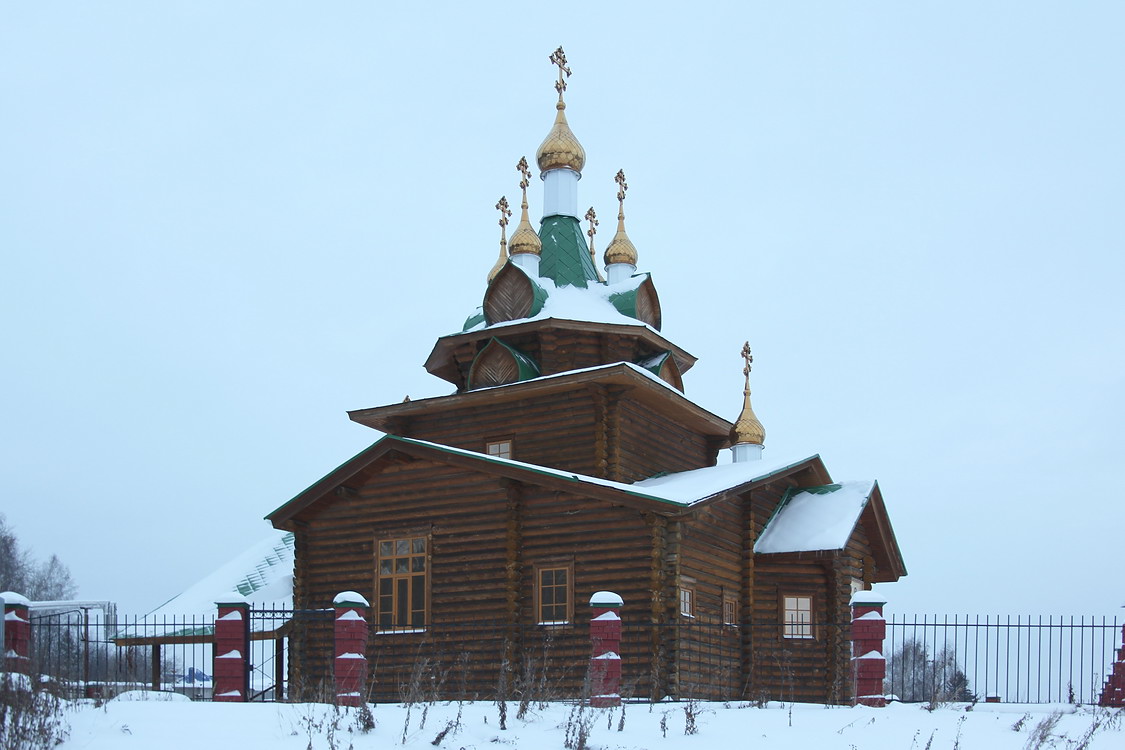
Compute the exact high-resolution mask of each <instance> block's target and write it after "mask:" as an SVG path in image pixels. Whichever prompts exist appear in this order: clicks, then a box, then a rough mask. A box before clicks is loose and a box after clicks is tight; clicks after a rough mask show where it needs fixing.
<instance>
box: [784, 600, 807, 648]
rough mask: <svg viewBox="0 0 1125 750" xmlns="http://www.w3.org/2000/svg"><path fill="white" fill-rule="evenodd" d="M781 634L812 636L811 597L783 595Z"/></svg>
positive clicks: (786, 635)
mask: <svg viewBox="0 0 1125 750" xmlns="http://www.w3.org/2000/svg"><path fill="white" fill-rule="evenodd" d="M782 609H783V613H782V614H783V620H782V622H783V623H784V625H783V627H782V635H783V636H784V637H786V638H812V637H813V631H812V597H811V596H789V595H786V596H783V597H782Z"/></svg>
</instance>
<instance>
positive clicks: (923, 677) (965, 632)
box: [31, 608, 1122, 704]
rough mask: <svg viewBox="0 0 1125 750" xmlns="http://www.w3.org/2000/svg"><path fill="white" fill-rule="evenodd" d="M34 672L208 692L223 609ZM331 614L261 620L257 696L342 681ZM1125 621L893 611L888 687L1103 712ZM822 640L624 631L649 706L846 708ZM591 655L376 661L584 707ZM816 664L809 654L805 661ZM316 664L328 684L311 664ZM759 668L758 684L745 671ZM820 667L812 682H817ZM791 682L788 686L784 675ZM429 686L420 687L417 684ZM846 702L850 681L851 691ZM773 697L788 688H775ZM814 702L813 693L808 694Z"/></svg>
mask: <svg viewBox="0 0 1125 750" xmlns="http://www.w3.org/2000/svg"><path fill="white" fill-rule="evenodd" d="M31 620H32V628H33V636H32V664H33V669H34V671H35V672H36V673H38V674H42V675H45V676H46V679H47V680H48V681H50V682H51V683H52V684H53V686H54V687H55V689H56V690H57V691H58V692H60V693H61V694H64V695H67V696H71V697H79V696H86V697H91V698H98V697H103V698H109V697H112V696H113V695H116V694H118V693H121V692H123V691H126V690H136V689H146V690H151V689H157V690H170V691H175V692H179V693H182V694H184V695H187V696H189V697H191V698H193V699H196V700H209V699H210V697H211V684H212V682H211V679H212V678H211V675H212V656H213V654H212V646H211V643H212V639H213V634H214V621H215V617H214V615H205V616H194V617H161V618H141V617H124V618H115V619H114V620H113V621H110V620H108V619H107V618H105V617H103V616H101V615H99V613H95V612H91V611H89V610H84V611H83V610H72V611H63V612H54V613H51V614H49V615H36V614H33V615H32V617H31ZM331 623H332V612H331V610H305V611H294V610H290V609H281V608H255V609H252V610H251V615H250V626H251V648H250V657H249V658H250V664H251V670H252V671H251V678H250V683H251V698H252V699H253V700H292V699H306V698H308V697H310V696H314V695H321V697H322V696H323V690H324V689H325V688H326V685H328V684H329V683H330V681H331V662H332V654H331V650H332V646H331V632H332V624H331ZM1121 627H1122V623H1121V622H1120V621H1119V620H1118V619H1111V618H1107V617H1059V616H1046V615H1045V616H1042V617H1039V616H1036V617H1028V616H983V615H982V616H965V615H950V616H932V615H931V616H901V615H896V616H892V617H890V618H889V619H888V621H887V637H886V641H885V643H884V649H883V653H884V655H885V656H886V657H887V680H886V683H885V689H886V692H887V693H888V694H890V695H893V696H895V697H897V698H898V699H899V700H902V701H919V702H921V701H931V700H935V699H936V700H973V699H979V700H985V699H986V698H988V697H990V696H995V697H997V698H998V699H999V700H1001V701H1003V702H1019V703H1058V702H1070V703H1085V704H1090V703H1096V702H1097V700H1098V697H1099V695H1100V692H1101V689H1102V685H1103V684H1104V682H1105V678H1106V675H1107V674H1108V672H1109V671H1110V669H1111V668H1112V663H1113V659H1114V656H1115V649H1117V648H1118V647H1119V646H1120V645H1121V643H1120V636H1121ZM812 631H813V632H814V633H815V637H814V638H812V639H811V640H808V641H804V642H794V641H788V642H787V641H786V640H785V639H784V638H781V637H780V636H779V633H780V626H778V625H755V626H742V625H727V624H721V623H709V622H703V621H700V620H691V621H688V620H681V621H679V622H675V623H672V624H667V625H653V624H649V623H634V622H629V621H626V622H624V623H623V632H622V636H623V639H622V641H623V642H622V657H623V666H624V680H623V685H622V689H623V694H624V695H628V696H629V697H633V698H636V699H662V698H665V697H668V696H673V697H677V698H693V697H694V698H705V699H724V700H745V699H751V700H756V699H761V698H763V697H766V692H767V691H766V690H764V689H763V687H762V686H763V685H773V686H775V687H776V685H777V684H779V682H780V683H784V682H785V680H787V679H788V680H789V681H790V682H789V684H788V687H787V688H786V690H785V691H783V693H779V694H776V695H769V696H768V697H772V698H775V699H782V700H794V699H796V700H805V699H812V700H822V698H819V697H814V696H816V695H818V693H817V691H820V693H819V694H822V695H824V696H825V697H824V698H823V700H828V701H832V700H835V698H834V697H833V695H834V694H835V695H837V696H840V697H843V693H842V692H836V693H834V692H833V691H836V690H838V689H840V688H841V687H843V686H832V685H828V686H825V685H824V684H823V683H824V679H823V669H821V670H820V675H821V676H820V677H818V678H816V679H817V680H819V682H818V684H817V685H815V686H814V685H810V684H802V680H804V679H811V678H804V677H802V675H803V672H802V669H803V667H802V666H801V661H800V660H801V659H802V658H805V659H806V661H807V660H808V659H809V658H812V659H814V660H815V659H819V658H821V657H820V656H814V657H809V655H810V654H821V655H823V658H825V659H829V660H830V659H832V658H833V655H834V654H835V655H836V656H837V657H838V656H839V654H840V653H841V650H842V653H843V654H844V657H843V658H844V659H845V661H846V659H847V656H848V655H850V643H849V632H848V627H847V626H846V625H845V626H844V627H841V626H839V625H832V624H816V623H814V624H813V625H812ZM291 648H294V649H298V650H300V649H304V653H303V656H302V657H301V658H303V659H304V661H303V662H302V664H304V665H305V666H304V674H305V677H306V679H307V678H308V677H309V675H313V676H315V677H316V678H317V679H318V680H319V682H318V683H317V686H318V687H316V689H317V690H321V691H322V692H321V693H320V694H317V693H315V690H310V689H309V685H308V684H305V685H301V686H297V687H296V689H291V688H290V686H289V685H288V684H287V680H288V679H289V661H290V651H291ZM589 653H590V642H589V626H588V623H575V624H570V625H564V626H540V625H519V626H513V625H511V624H506V623H500V622H481V621H476V622H459V623H431V624H430V625H428V626H427V627H426V628H424V629H421V630H417V631H385V632H378V631H376V630H375V629H373V630H372V636H371V640H370V644H369V649H368V655H369V657H370V659H371V674H372V675H373V677H374V682H373V684H374V686H375V694H373V695H372V698H373V699H377V700H400V699H402V698H404V696H406V695H407V694H408V693H410V692H411V691H415V692H416V691H417V690H419V689H420V688H419V685H420V684H421V685H428V686H430V687H424V688H421V689H422V690H423V692H428V693H430V694H436V693H435V691H437V692H440V693H441V695H442V696H443V697H466V698H478V699H492V698H495V697H497V696H500V695H507V696H509V697H510V696H514V695H516V694H519V693H527V692H528V691H533V692H535V693H536V694H537V695H542V696H548V697H573V696H574V695H576V694H578V693H579V692H580V691H581V688H582V681H583V677H584V675H585V670H586V664H587V659H588V658H589ZM802 653H803V654H805V656H803V657H802V656H801V654H802ZM314 662H315V663H316V664H318V665H319V666H318V667H316V669H319V670H320V672H319V674H316V669H313V668H312V667H310V666H309V665H311V664H313V663H314ZM747 663H750V664H751V665H752V670H753V674H751V675H747V674H745V668H746V664H747ZM810 673H811V672H810ZM787 674H788V677H787V676H786V675H787ZM420 680H421V682H419V681H420ZM843 689H844V692H846V687H843ZM773 692H776V690H775V691H773ZM805 696H807V697H805Z"/></svg>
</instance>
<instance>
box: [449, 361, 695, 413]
mask: <svg viewBox="0 0 1125 750" xmlns="http://www.w3.org/2000/svg"><path fill="white" fill-rule="evenodd" d="M622 365H624V366H625V367H628V368H629V369H630V370H633V371H634V372H636V373H638V374H639V375H644V376H645V377H646V378H648V379H649V380H651V381H652V382H654V383H657V384H659V385H661V386H663V387H665V388H667V389H668V390H670V391H672V392H673V393H675V394H676V395H677V396H680V397H681V398H683V399H684V400H685V401H689V402H691V404H692V405H693V406H698V407H699V408H700V409H702V408H703V407H702V406H699V404H697V403H695V402H694V401H692V400H691V399H690V398H688V397H687V396H685V395H684V394H683V393H682V392H681V391H680V390H679V389H678V388H676V386H674V385H672V384H671V383H669V382H668V381H666V380H664V379H663V378H661V377H660V376H659V375H656V374H655V373H653V372H652V371H651V370H646V369H645V368H644V367H643V366H641V365H638V364H634V363H632V362H609V363H607V364H604V365H592V366H591V367H580V368H578V369H577V370H564V371H563V372H556V373H553V374H551V375H540V376H539V377H537V378H528V379H527V380H516V381H513V382H511V383H501V384H500V385H487V386H484V387H482V388H474V389H473V390H472V391H471V392H472V393H476V392H477V391H488V390H493V389H496V388H511V387H512V386H514V385H524V384H525V383H538V382H541V381H544V380H550V379H551V378H564V377H568V376H570V375H578V374H580V373H583V372H594V371H596V370H608V369H609V368H611V367H621V366H622Z"/></svg>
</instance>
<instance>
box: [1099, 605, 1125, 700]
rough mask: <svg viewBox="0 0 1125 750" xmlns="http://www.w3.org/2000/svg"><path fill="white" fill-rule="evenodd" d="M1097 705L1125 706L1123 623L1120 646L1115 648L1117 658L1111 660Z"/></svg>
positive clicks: (1124, 630)
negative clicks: (1111, 665)
mask: <svg viewBox="0 0 1125 750" xmlns="http://www.w3.org/2000/svg"><path fill="white" fill-rule="evenodd" d="M1098 705H1099V706H1108V707H1110V708H1121V707H1123V706H1125V625H1123V626H1122V627H1121V647H1120V648H1118V649H1117V658H1116V659H1114V660H1113V667H1112V668H1111V671H1110V673H1109V677H1108V678H1107V679H1106V681H1105V687H1104V688H1102V695H1101V698H1100V699H1099V700H1098Z"/></svg>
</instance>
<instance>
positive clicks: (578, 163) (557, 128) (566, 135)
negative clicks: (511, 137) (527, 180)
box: [535, 94, 586, 172]
mask: <svg viewBox="0 0 1125 750" xmlns="http://www.w3.org/2000/svg"><path fill="white" fill-rule="evenodd" d="M555 107H556V108H557V109H558V112H559V113H558V114H557V115H555V124H554V125H553V126H552V127H551V132H549V133H547V137H546V138H544V139H543V142H542V143H541V144H539V150H538V151H536V152H535V161H536V162H538V163H539V171H540V172H546V171H547V170H549V169H573V170H574V171H575V172H581V171H582V167H584V166H586V149H584V148H582V144H581V143H579V142H578V139H577V138H575V137H574V131H572V130H571V129H570V125H569V124H568V123H567V121H566V102H564V101H563V100H562V95H561V94H560V95H559V103H558V104H556V105H555Z"/></svg>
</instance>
